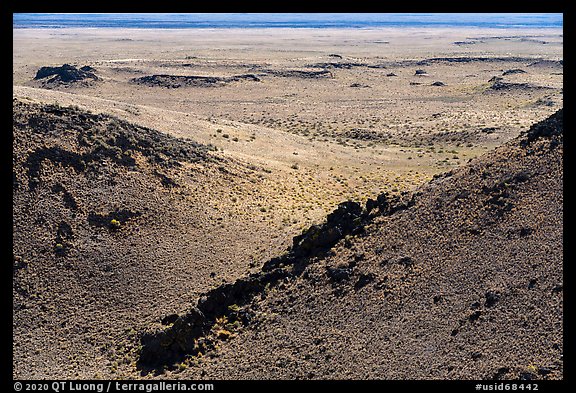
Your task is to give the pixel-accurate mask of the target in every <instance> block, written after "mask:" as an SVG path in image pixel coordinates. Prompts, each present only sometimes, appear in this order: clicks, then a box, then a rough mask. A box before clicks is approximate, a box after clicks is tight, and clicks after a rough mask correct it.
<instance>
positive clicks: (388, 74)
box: [386, 72, 398, 76]
mask: <svg viewBox="0 0 576 393" xmlns="http://www.w3.org/2000/svg"><path fill="white" fill-rule="evenodd" d="M386 76H398V75H396V74H395V73H393V72H389V73H387V74H386Z"/></svg>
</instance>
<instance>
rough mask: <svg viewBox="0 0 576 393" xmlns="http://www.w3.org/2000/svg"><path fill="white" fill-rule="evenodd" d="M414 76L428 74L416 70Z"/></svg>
mask: <svg viewBox="0 0 576 393" xmlns="http://www.w3.org/2000/svg"><path fill="white" fill-rule="evenodd" d="M414 75H428V73H427V72H426V71H425V70H416V71H415V72H414Z"/></svg>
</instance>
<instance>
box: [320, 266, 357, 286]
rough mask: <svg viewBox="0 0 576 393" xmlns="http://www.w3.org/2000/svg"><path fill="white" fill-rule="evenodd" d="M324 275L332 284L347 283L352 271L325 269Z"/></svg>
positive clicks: (348, 269) (339, 268)
mask: <svg viewBox="0 0 576 393" xmlns="http://www.w3.org/2000/svg"><path fill="white" fill-rule="evenodd" d="M326 274H328V277H329V278H330V281H331V282H333V283H334V282H341V281H347V280H349V279H350V276H351V275H352V269H351V268H349V267H327V268H326Z"/></svg>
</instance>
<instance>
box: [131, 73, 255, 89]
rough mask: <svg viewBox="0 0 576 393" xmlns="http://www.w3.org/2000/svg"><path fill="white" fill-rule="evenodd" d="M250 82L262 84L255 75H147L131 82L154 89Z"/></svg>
mask: <svg viewBox="0 0 576 393" xmlns="http://www.w3.org/2000/svg"><path fill="white" fill-rule="evenodd" d="M242 80H248V81H253V82H260V78H259V77H258V76H256V75H254V74H243V75H235V76H231V77H216V76H196V75H166V74H161V75H147V76H142V77H139V78H133V79H131V80H130V82H132V83H136V84H139V85H145V86H152V87H166V88H179V87H185V86H195V87H215V86H224V85H225V84H227V83H231V82H238V81H242Z"/></svg>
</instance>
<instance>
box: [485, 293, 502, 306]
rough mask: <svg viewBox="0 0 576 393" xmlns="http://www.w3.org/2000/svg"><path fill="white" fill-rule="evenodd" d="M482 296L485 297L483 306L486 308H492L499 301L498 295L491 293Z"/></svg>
mask: <svg viewBox="0 0 576 393" xmlns="http://www.w3.org/2000/svg"><path fill="white" fill-rule="evenodd" d="M484 296H485V297H486V302H485V303H484V305H485V306H486V307H488V308H490V307H494V306H495V305H496V303H498V301H499V300H500V295H499V294H498V293H496V292H493V291H488V292H486V293H485V295H484Z"/></svg>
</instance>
